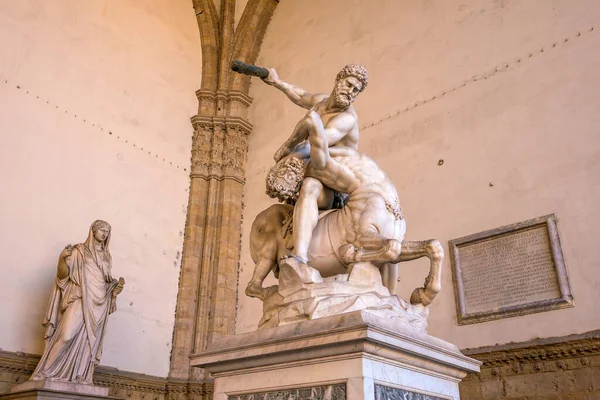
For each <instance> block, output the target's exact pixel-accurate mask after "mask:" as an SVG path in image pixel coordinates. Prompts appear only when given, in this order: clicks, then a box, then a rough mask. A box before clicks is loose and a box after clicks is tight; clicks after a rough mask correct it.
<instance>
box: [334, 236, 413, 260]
mask: <svg viewBox="0 0 600 400" xmlns="http://www.w3.org/2000/svg"><path fill="white" fill-rule="evenodd" d="M358 244H359V246H360V247H356V246H354V245H352V244H345V245H343V246H340V248H339V253H340V255H341V257H342V259H343V260H344V262H346V263H348V264H350V263H357V262H369V261H375V262H391V263H392V264H395V263H397V261H394V260H395V259H397V258H398V257H399V256H400V253H401V252H402V242H400V241H399V240H396V239H388V238H386V237H385V236H381V235H380V234H379V233H378V232H376V231H374V230H370V229H369V230H367V229H365V230H363V231H362V232H361V235H360V236H359V237H358Z"/></svg>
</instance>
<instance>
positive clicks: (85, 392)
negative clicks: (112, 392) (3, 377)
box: [0, 380, 119, 400]
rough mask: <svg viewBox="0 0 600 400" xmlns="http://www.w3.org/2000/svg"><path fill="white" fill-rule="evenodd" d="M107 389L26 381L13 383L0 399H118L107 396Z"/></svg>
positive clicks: (65, 383) (53, 382)
mask: <svg viewBox="0 0 600 400" xmlns="http://www.w3.org/2000/svg"><path fill="white" fill-rule="evenodd" d="M108 390H109V389H108V388H107V387H101V386H91V385H79V384H77V383H70V382H55V381H48V380H43V381H26V382H23V383H20V384H18V385H14V386H13V387H12V388H11V390H10V392H8V393H4V394H1V395H0V400H13V399H20V400H57V399H75V400H92V399H93V400H99V399H114V400H117V399H119V398H118V397H112V396H109V395H108Z"/></svg>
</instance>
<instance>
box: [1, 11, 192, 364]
mask: <svg viewBox="0 0 600 400" xmlns="http://www.w3.org/2000/svg"><path fill="white" fill-rule="evenodd" d="M200 54H201V53H200V39H199V35H198V28H197V25H196V21H195V18H194V14H193V9H192V7H191V4H190V2H189V1H188V0H176V1H173V0H153V1H147V0H119V1H100V0H87V1H78V0H52V1H47V0H35V1H11V0H1V1H0V78H1V80H0V109H1V112H0V170H1V171H2V172H1V174H2V190H0V204H2V207H1V208H0V236H1V237H2V240H1V241H0V254H2V259H1V261H0V272H1V274H2V278H1V279H0V304H2V306H1V307H0V320H1V322H0V348H2V349H4V350H9V351H26V352H32V353H38V354H41V352H42V350H43V340H42V338H43V328H42V327H41V322H42V319H43V313H44V310H45V308H46V304H47V301H48V298H49V295H50V289H51V287H52V285H53V280H54V275H55V271H56V269H55V268H56V261H57V257H58V254H59V253H60V251H61V249H62V247H64V246H65V245H66V244H68V243H80V242H82V241H83V240H85V238H86V236H87V232H88V229H89V226H90V224H91V222H92V221H93V220H94V219H97V218H101V219H105V220H107V221H108V222H110V223H111V224H112V227H113V235H112V241H111V252H112V255H113V274H114V275H115V276H116V277H119V276H123V277H125V280H126V286H125V290H124V292H123V293H122V294H121V296H120V297H119V301H118V306H119V310H118V311H117V312H116V314H113V315H112V316H111V317H110V321H109V326H108V331H107V336H106V338H105V342H104V355H103V358H102V364H104V365H108V366H112V367H116V368H119V369H124V370H131V371H137V372H143V373H148V374H154V375H163V376H164V375H166V374H167V372H168V366H169V353H170V350H171V337H172V333H173V321H174V311H175V301H176V294H177V282H178V276H179V261H180V258H181V256H180V251H181V249H182V241H183V238H182V235H183V230H184V225H185V213H186V207H187V196H188V193H187V191H188V184H189V180H188V174H189V159H190V145H191V135H192V127H191V125H190V123H189V118H190V116H192V115H194V114H195V111H196V107H197V100H196V99H195V96H194V91H195V90H196V89H198V88H199V86H200V76H201V75H200V73H201V58H200ZM18 87H20V89H19V88H18ZM38 97H39V98H38ZM75 115H76V117H75ZM84 120H85V121H84ZM109 131H111V132H112V135H110V134H109ZM142 148H143V150H142ZM149 152H150V154H149ZM163 159H164V161H163Z"/></svg>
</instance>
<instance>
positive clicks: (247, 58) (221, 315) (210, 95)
mask: <svg viewBox="0 0 600 400" xmlns="http://www.w3.org/2000/svg"><path fill="white" fill-rule="evenodd" d="M235 3H236V1H235V0H222V1H221V2H220V10H219V12H217V9H216V7H215V3H214V2H213V1H212V0H192V4H193V6H194V12H195V15H196V19H197V21H198V27H199V33H200V38H201V41H202V86H201V87H202V89H200V90H198V91H197V92H196V95H197V97H198V101H199V106H198V114H197V115H196V116H194V117H193V118H192V125H193V127H194V136H193V143H192V167H191V174H190V178H191V182H190V196H189V203H188V215H187V222H186V228H185V238H184V245H183V258H182V264H181V274H180V278H179V279H180V280H179V293H178V296H177V309H176V312H175V328H174V332H173V350H172V353H171V367H170V371H169V377H168V379H167V397H168V399H169V400H171V399H176V400H184V399H210V398H212V380H211V379H210V377H209V376H208V375H207V374H205V373H204V371H203V370H201V369H198V368H191V367H190V361H189V357H190V355H192V354H194V353H198V352H201V351H203V350H204V349H205V348H206V346H207V345H208V344H209V343H211V342H212V341H213V340H214V339H216V338H219V337H222V336H227V335H232V334H233V333H234V329H235V315H236V307H237V290H238V275H239V274H238V268H239V256H240V240H241V223H242V207H243V199H242V196H243V186H244V174H245V165H246V155H247V150H248V149H247V147H248V135H249V134H250V132H251V131H252V125H251V124H250V123H249V122H248V107H249V106H250V103H251V99H250V97H249V96H248V92H249V88H250V77H247V76H238V75H237V74H235V75H234V74H233V73H232V72H231V70H230V67H229V66H230V63H231V60H233V59H238V60H241V61H243V62H246V63H254V62H255V60H256V58H257V56H258V52H259V49H260V43H261V42H262V38H263V37H264V34H265V32H266V28H267V26H268V24H269V21H270V19H271V16H272V15H273V12H274V11H275V7H276V6H277V3H278V0H248V2H247V4H246V7H245V9H244V12H243V13H242V16H241V19H240V21H239V23H238V26H237V29H235V31H234V20H235Z"/></svg>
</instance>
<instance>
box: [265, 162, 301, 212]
mask: <svg viewBox="0 0 600 400" xmlns="http://www.w3.org/2000/svg"><path fill="white" fill-rule="evenodd" d="M305 171H306V163H305V161H303V160H301V159H300V158H298V157H293V156H290V157H284V158H282V159H281V160H279V162H277V164H275V165H274V166H273V167H272V168H271V169H270V170H269V172H268V173H267V179H266V184H267V192H266V193H267V194H268V195H269V196H270V197H272V198H274V199H275V198H276V199H278V200H279V201H280V202H282V203H288V204H294V203H295V202H296V199H297V198H298V193H300V187H301V186H302V180H303V179H304V174H305Z"/></svg>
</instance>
